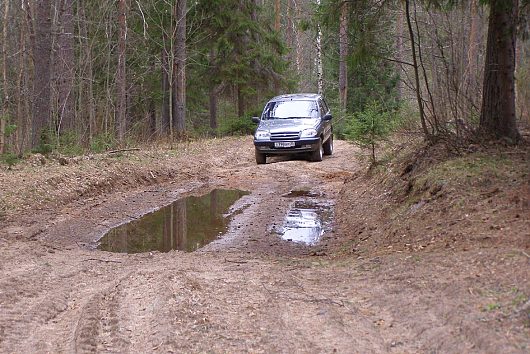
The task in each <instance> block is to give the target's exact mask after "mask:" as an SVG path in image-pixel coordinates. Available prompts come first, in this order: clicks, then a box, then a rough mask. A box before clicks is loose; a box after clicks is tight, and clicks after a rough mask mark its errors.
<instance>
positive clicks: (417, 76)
mask: <svg viewBox="0 0 530 354" xmlns="http://www.w3.org/2000/svg"><path fill="white" fill-rule="evenodd" d="M409 7H410V1H409V0H406V1H405V16H406V18H407V27H408V30H409V36H410V47H411V50H412V63H413V67H414V80H415V85H416V87H415V91H416V100H417V102H418V110H419V113H420V122H421V128H422V130H423V134H424V135H425V137H426V138H427V139H430V138H431V135H430V133H429V130H428V129H427V123H426V122H425V112H424V110H423V101H422V97H421V87H420V74H419V70H418V59H417V57H416V43H415V40H414V31H413V30H412V23H411V21H410V9H409Z"/></svg>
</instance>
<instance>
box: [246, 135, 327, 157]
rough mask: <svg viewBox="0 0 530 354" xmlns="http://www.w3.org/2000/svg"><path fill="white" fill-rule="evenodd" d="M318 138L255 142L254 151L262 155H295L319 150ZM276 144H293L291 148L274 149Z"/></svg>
mask: <svg viewBox="0 0 530 354" xmlns="http://www.w3.org/2000/svg"><path fill="white" fill-rule="evenodd" d="M319 142H320V138H305V139H298V140H294V141H293V140H274V141H270V140H255V141H254V146H255V147H256V150H257V151H259V152H261V153H263V154H271V155H272V154H276V155H282V154H296V153H302V152H311V151H315V150H317V149H318V148H319ZM276 143H294V146H291V147H276V146H275V144H276Z"/></svg>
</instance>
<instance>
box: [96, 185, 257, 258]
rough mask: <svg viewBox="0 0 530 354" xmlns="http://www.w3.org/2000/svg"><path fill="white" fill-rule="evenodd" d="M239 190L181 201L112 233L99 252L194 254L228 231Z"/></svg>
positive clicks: (101, 240)
mask: <svg viewBox="0 0 530 354" xmlns="http://www.w3.org/2000/svg"><path fill="white" fill-rule="evenodd" d="M247 194H249V193H248V192H244V191H240V190H221V189H216V190H213V191H212V192H210V193H209V194H206V195H204V196H201V197H187V198H182V199H179V200H177V201H175V202H174V203H172V204H171V205H168V206H167V207H164V208H162V209H159V210H157V211H155V212H153V213H150V214H147V215H145V216H143V217H142V218H140V219H138V220H134V221H132V222H130V223H127V224H124V225H121V226H118V227H116V228H114V229H112V230H110V231H109V232H108V233H107V234H106V235H105V236H103V237H102V238H101V239H100V241H99V246H98V249H99V250H103V251H109V252H117V253H141V252H148V251H160V252H169V251H171V250H181V251H186V252H193V251H195V250H197V249H199V248H201V247H203V246H205V245H206V244H208V243H210V242H212V241H213V240H215V239H217V238H219V237H220V236H221V235H222V234H223V233H225V232H226V231H227V228H228V223H229V222H230V218H231V216H233V215H227V213H228V212H229V211H230V207H231V206H232V205H233V204H234V203H235V202H236V201H237V200H238V199H239V198H241V197H242V196H244V195H247Z"/></svg>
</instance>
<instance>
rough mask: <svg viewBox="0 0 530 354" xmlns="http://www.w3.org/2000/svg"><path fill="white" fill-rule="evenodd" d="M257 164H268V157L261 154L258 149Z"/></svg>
mask: <svg viewBox="0 0 530 354" xmlns="http://www.w3.org/2000/svg"><path fill="white" fill-rule="evenodd" d="M255 152H256V163H257V164H258V165H264V164H266V163H267V155H265V154H263V153H261V152H259V151H258V150H257V149H256V151H255Z"/></svg>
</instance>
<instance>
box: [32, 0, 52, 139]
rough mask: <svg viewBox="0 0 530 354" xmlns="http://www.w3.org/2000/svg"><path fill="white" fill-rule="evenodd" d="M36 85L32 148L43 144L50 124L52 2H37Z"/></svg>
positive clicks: (34, 56)
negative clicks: (43, 136)
mask: <svg viewBox="0 0 530 354" xmlns="http://www.w3.org/2000/svg"><path fill="white" fill-rule="evenodd" d="M34 12H35V43H34V49H33V63H34V73H35V77H34V83H33V114H32V134H31V147H33V148H35V147H37V146H38V145H39V144H40V142H41V134H42V133H43V130H45V129H47V127H48V124H49V122H50V112H51V106H50V92H51V74H52V73H51V53H52V33H51V32H52V18H51V3H50V0H41V1H36V2H35V11H34Z"/></svg>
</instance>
